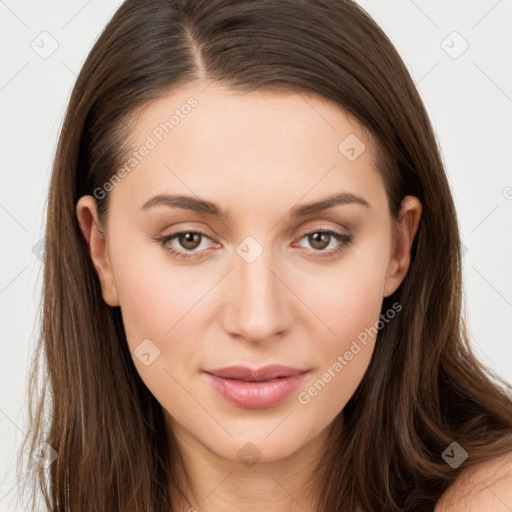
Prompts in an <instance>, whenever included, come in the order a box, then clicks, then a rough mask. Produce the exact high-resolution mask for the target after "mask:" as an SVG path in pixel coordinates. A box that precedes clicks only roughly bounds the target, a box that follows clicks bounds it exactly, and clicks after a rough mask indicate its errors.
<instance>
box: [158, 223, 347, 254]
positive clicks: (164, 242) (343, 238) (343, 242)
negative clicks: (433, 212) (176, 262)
mask: <svg viewBox="0 0 512 512" xmlns="http://www.w3.org/2000/svg"><path fill="white" fill-rule="evenodd" d="M188 233H194V234H198V235H202V236H203V237H205V238H208V239H209V240H211V238H210V237H209V236H208V235H207V234H206V233H204V232H203V231H192V230H188V231H176V233H172V234H170V235H166V236H160V237H155V238H154V240H155V241H156V242H158V243H159V244H160V245H161V246H162V247H163V248H164V249H165V250H166V251H167V252H169V253H170V254H171V255H172V256H173V257H176V258H178V259H183V260H186V259H190V258H201V257H202V256H201V255H200V252H197V253H186V252H182V251H178V250H176V249H174V248H173V247H172V246H170V245H168V242H170V241H171V240H173V239H174V238H176V237H178V236H179V235H183V234H188ZM316 233H323V234H328V235H331V236H332V237H333V238H334V239H335V240H337V241H338V242H340V245H339V246H338V247H336V248H335V249H331V250H330V251H324V250H315V249H312V250H313V251H314V252H317V253H325V254H319V255H318V256H317V257H319V258H330V257H334V256H336V255H338V254H341V253H342V252H343V251H344V250H345V249H347V248H348V246H349V245H350V243H351V242H352V239H353V235H345V234H343V233H339V232H338V231H333V230H331V229H316V230H314V231H308V232H307V233H304V234H303V235H302V236H301V237H300V239H299V240H302V238H304V237H306V236H308V235H313V234H316ZM198 254H199V255H198Z"/></svg>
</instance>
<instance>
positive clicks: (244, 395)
mask: <svg viewBox="0 0 512 512" xmlns="http://www.w3.org/2000/svg"><path fill="white" fill-rule="evenodd" d="M306 373H307V372H303V373H296V374H294V375H290V376H288V377H281V378H278V379H271V380H267V381H262V382H245V381H242V380H236V379H225V378H222V377H217V376H216V375H212V374H211V373H207V374H206V375H208V377H209V378H210V382H211V384H212V386H213V388H214V389H215V390H216V391H217V392H218V393H219V394H220V395H221V396H223V397H224V398H225V399H226V400H228V402H231V403H232V404H233V405H236V406H237V407H242V408H244V409H265V408H266V407H272V406H274V405H277V404H278V403H279V402H281V401H282V400H284V398H286V397H287V396H288V395H289V394H290V393H291V392H292V391H293V390H295V389H296V388H297V387H298V386H299V384H300V383H301V381H302V379H303V378H304V376H305V375H306Z"/></svg>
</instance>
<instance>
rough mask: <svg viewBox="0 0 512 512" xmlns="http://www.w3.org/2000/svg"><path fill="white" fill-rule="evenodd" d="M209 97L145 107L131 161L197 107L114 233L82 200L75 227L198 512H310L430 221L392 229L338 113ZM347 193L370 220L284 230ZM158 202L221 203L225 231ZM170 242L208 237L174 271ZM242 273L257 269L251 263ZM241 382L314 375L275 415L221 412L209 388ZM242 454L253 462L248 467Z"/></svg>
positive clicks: (116, 220)
mask: <svg viewBox="0 0 512 512" xmlns="http://www.w3.org/2000/svg"><path fill="white" fill-rule="evenodd" d="M205 87H206V84H205V83H201V82H200V83H194V84H187V85H186V86H184V87H181V88H179V89H174V90H173V91H172V92H171V93H169V95H167V96H166V97H165V98H162V99H159V100H157V101H155V102H153V103H151V104H150V105H147V106H146V107H145V108H144V109H143V110H142V111H141V112H140V113H139V115H138V117H137V121H136V125H135V131H134V132H133V133H132V134H131V137H130V143H131V151H130V152H129V153H128V154H127V155H126V159H128V158H129V157H130V156H131V154H132V153H131V152H132V151H134V150H137V148H140V147H141V146H142V145H144V143H145V141H147V137H148V135H151V134H154V130H155V127H158V126H159V123H161V122H162V121H164V120H166V119H169V115H170V113H172V111H173V110H174V109H175V108H178V107H180V105H183V104H184V103H186V101H187V98H189V97H191V96H193V97H194V98H196V99H197V106H196V107H195V108H193V109H192V110H191V111H190V113H189V114H187V115H185V116H183V117H182V118H180V120H179V123H178V124H177V125H176V126H174V128H173V129H172V131H170V132H169V133H168V134H165V135H164V136H163V137H162V140H161V141H157V144H156V147H154V148H152V149H151V150H150V151H149V152H148V153H147V154H146V155H145V156H144V157H143V158H142V159H141V160H140V162H139V163H138V164H137V166H136V167H135V168H134V169H133V170H132V171H131V172H129V173H127V174H126V175H125V176H124V177H123V178H122V179H121V180H120V181H119V183H117V184H116V185H115V186H114V188H113V189H112V190H111V191H110V194H111V197H110V200H111V203H110V205H111V206H110V211H109V216H108V221H107V223H106V225H104V226H99V221H98V217H97V209H96V201H95V198H94V197H93V196H84V197H82V198H80V200H79V201H78V204H77V208H76V210H77V215H78V217H79V220H80V225H81V228H82V231H83V233H84V236H85V238H86V240H87V242H88V245H89V249H90V254H91V258H92V259H93V262H94V264H95V266H96V269H97V271H98V275H99V276H100V279H101V283H102V290H103V298H104V300H105V302H106V303H107V304H109V305H110V306H120V308H121V311H122V315H123V321H124V324H125V329H126V333H127V338H128V339H127V341H128V345H129V349H130V351H131V354H132V357H133V360H134V363H135V365H136V368H137V370H138V372H139V374H140V376H141V378H142V379H143V381H144V382H145V384H146V385H147V387H148V388H149V390H150V391H151V392H152V393H153V394H154V396H155V397H156V398H157V400H158V401H159V402H160V403H161V404H162V406H163V408H164V410H165V412H166V415H167V420H168V425H169V429H170V430H172V432H173V433H174V435H175V436H176V439H177V441H178V445H179V447H180V452H181V453H182V454H183V457H184V461H185V466H186V469H187V471H188V473H189V474H190V476H191V481H190V485H189V486H188V487H187V495H188V497H189V500H190V503H191V506H193V507H194V508H195V509H197V510H199V511H201V512H212V511H219V510H222V511H225V512H230V511H240V510H245V511H248V512H252V511H261V510H266V511H269V512H280V511H286V512H294V511H299V510H300V511H303V510H304V509H305V510H314V509H315V506H314V505H315V504H314V503H313V502H312V498H311V495H310V493H309V492H308V488H307V486H306V485H305V482H306V481H307V479H308V478H309V477H310V474H311V471H312V470H313V468H314V465H315V463H316V462H317V461H318V460H319V459H321V455H322V450H323V449H324V448H325V447H326V445H327V439H328V431H329V427H330V426H332V425H333V420H334V419H335V418H336V417H337V416H338V414H340V412H341V411H342V410H343V408H344V406H345V404H346V403H347V401H348V400H349V399H350V397H351V396H352V395H353V393H354V392H355V390H356V388H357V386H358V385H359V383H360V382H361V379H362V378H363V375H364V373H365V371H366V369H367V367H368V364H369V362H370V359H371V355H372V353H373V348H374V343H375V338H376V336H375V334H372V335H369V336H368V335H367V336H366V339H365V343H364V344H363V343H362V342H361V341H360V340H361V339H363V338H364V335H362V333H368V332H369V330H371V328H372V327H375V326H376V325H377V323H378V321H379V314H380V313H381V305H382V300H383V298H384V297H387V296H389V295H391V294H392V293H393V292H394V291H395V290H396V289H397V288H398V286H399V285H400V283H401V282H402V281H403V278H404V277H405V275H406V273H407V270H408V268H409V265H410V249H411V246H412V243H413V240H414V236H415V234H416V232H417V229H418V225H419V221H420V217H421V212H422V206H421V203H420V202H419V200H418V199H417V198H415V197H413V196H407V197H405V198H404V200H403V202H402V208H401V212H400V217H399V219H398V221H397V222H394V221H392V219H391V217H390V215H389V210H388V203H387V197H386V194H385V189H384V184H383V182H382V180H381V178H380V177H379V175H378V174H377V172H376V170H375V168H374V154H373V146H372V142H371V140H368V139H367V137H366V135H365V133H364V132H363V131H362V129H361V128H360V126H359V125H358V123H357V122H356V121H355V119H354V118H352V117H351V116H347V114H345V112H344V111H343V110H342V109H340V108H339V107H338V106H336V105H335V104H333V103H330V102H328V101H326V100H324V99H322V98H320V97H317V96H313V95H304V94H301V95H299V94H280V95H278V94H275V93H272V94H270V93H260V92H253V93H250V94H242V93H235V92H232V91H228V90H227V89H225V88H222V87H221V86H219V85H218V84H215V83H213V84H210V85H208V87H206V89H205ZM349 135H352V136H353V137H354V136H355V137H357V139H350V140H351V141H352V143H354V141H356V146H357V148H359V149H358V150H357V151H356V152H355V154H356V156H357V157H356V158H355V159H353V160H351V159H350V158H353V157H354V151H350V148H348V150H349V151H348V153H347V152H346V149H342V150H340V149H339V145H340V143H341V142H342V141H343V140H344V139H345V138H346V137H347V136H349ZM153 138H154V139H155V140H156V138H155V137H154V136H153ZM357 141H359V142H357ZM359 143H362V144H364V150H362V152H361V148H362V147H363V146H362V145H358V144H359ZM353 145H354V144H352V146H353ZM349 146H350V144H349ZM344 151H345V152H344ZM143 152H145V151H143ZM359 152H360V154H357V153H359ZM347 155H348V156H350V158H347ZM342 192H349V193H352V194H355V195H357V196H359V197H361V198H363V199H364V200H365V201H366V202H367V203H368V206H364V205H362V204H359V203H347V204H338V205H336V206H333V207H331V208H329V209H326V210H324V211H319V212H316V213H310V214H309V215H307V216H304V217H300V218H299V217H297V218H295V217H291V216H290V215H289V214H290V211H291V209H292V208H295V207H298V206H302V205H305V204H309V203H312V202H317V201H320V200H322V199H325V198H326V197H327V196H329V195H331V194H334V193H342ZM157 194H183V195H187V196H191V197H193V198H195V199H198V198H201V199H205V200H208V201H212V202H215V203H217V204H219V205H220V206H221V207H222V209H224V210H227V211H228V212H229V216H230V217H229V218H226V219H219V218H216V217H215V216H213V215H211V214H207V213H198V212H193V211H189V210H186V209H180V208H176V207H169V206H165V205H159V206H154V207H151V208H148V209H142V206H143V205H144V204H145V203H146V202H147V201H148V200H149V199H151V198H152V197H154V196H156V195H157ZM326 229H327V230H333V231H336V232H337V233H340V234H343V235H348V236H352V240H351V241H350V242H349V243H348V245H346V246H344V247H343V249H342V250H341V251H340V252H338V253H334V251H335V250H336V248H338V247H341V246H342V245H343V242H338V241H337V240H336V238H335V237H333V236H329V235H325V236H324V238H323V239H322V238H321V236H320V235H318V234H317V235H316V236H315V235H314V233H317V232H318V230H326ZM176 231H187V232H192V233H197V232H198V231H200V232H203V233H205V234H206V237H204V236H203V237H202V238H201V235H197V243H195V247H194V246H193V244H192V241H189V242H188V244H187V240H186V239H185V238H184V237H181V239H180V237H175V238H174V239H173V240H172V241H167V243H166V245H167V246H172V247H173V248H174V249H175V250H177V251H180V252H181V253H189V254H194V255H195V256H196V257H195V258H190V259H179V258H177V257H176V256H173V255H171V254H169V252H167V251H166V248H165V247H164V246H162V245H159V244H158V243H157V242H155V241H154V238H155V237H158V236H164V235H170V234H173V233H175V232H176ZM308 234H310V235H309V236H308ZM246 237H252V238H251V239H249V241H247V240H246ZM180 242H181V243H180ZM246 243H248V244H249V245H246ZM241 248H242V249H244V250H245V252H244V251H240V249H241ZM237 249H238V251H237ZM247 255H249V256H256V257H255V258H254V259H253V260H252V261H250V262H249V261H248V258H247ZM322 255H324V256H322ZM243 256H245V257H243ZM249 259H250V258H249ZM396 314H397V315H398V314H400V313H396ZM390 321H392V320H390ZM358 336H359V338H358ZM145 339H149V340H151V343H152V344H153V345H150V346H154V347H157V348H158V350H159V351H160V353H159V355H158V357H156V358H155V359H154V361H153V362H152V363H151V364H150V365H148V366H146V365H145V364H143V363H142V362H141V360H140V359H139V358H138V357H137V356H136V355H135V354H134V351H135V350H136V348H137V347H138V346H139V345H140V344H141V343H142V342H143V340H145ZM355 340H356V341H357V344H358V345H359V347H360V350H359V351H358V352H357V353H356V354H354V351H352V352H351V347H352V348H353V347H354V345H353V343H354V341H355ZM358 340H359V341H358ZM347 352H351V353H352V354H353V356H352V357H351V356H350V354H348V355H347V356H345V355H346V354H347ZM338 356H341V357H342V358H343V361H344V363H342V365H341V366H342V369H341V370H340V369H339V368H340V366H339V365H335V363H336V361H338V362H339V359H338ZM234 364H240V365H245V366H249V367H251V368H259V367H261V366H265V365H268V364H281V365H287V366H293V367H299V368H303V369H306V370H309V372H308V374H307V375H306V377H305V378H304V380H303V381H302V383H301V385H300V386H299V388H298V389H296V390H295V391H294V392H292V393H291V394H290V395H289V396H287V397H286V398H285V399H284V400H282V401H281V402H280V403H279V404H277V405H275V406H272V407H268V408H260V409H246V408H242V407H237V406H235V405H233V404H231V403H229V402H228V401H226V399H225V398H224V397H222V396H221V395H219V394H218V393H217V391H215V390H214V389H213V388H212V386H211V385H210V383H209V380H208V378H207V376H206V375H205V373H204V370H205V369H211V368H219V367H225V366H231V365H234ZM326 373H329V375H330V379H328V378H327V377H325V374H326ZM322 379H323V381H322V382H324V383H325V381H326V380H328V382H327V383H326V385H325V386H324V387H322V388H321V389H320V391H317V392H316V393H315V392H314V391H313V392H311V391H309V390H311V388H312V387H313V385H314V384H315V382H317V381H319V380H322ZM301 393H302V394H301ZM300 397H302V401H301V400H300ZM248 443H251V444H248ZM244 447H245V448H244ZM254 447H255V448H254ZM241 449H244V450H245V452H244V451H242V452H241V453H242V455H243V454H244V453H246V452H247V450H249V455H252V456H253V460H256V459H257V462H256V463H255V464H252V465H250V466H249V465H248V464H247V461H244V460H242V455H240V450H241ZM251 450H252V451H251ZM174 500H175V504H176V505H179V507H180V508H178V510H184V511H185V510H188V507H189V506H190V505H188V504H185V503H181V502H179V500H178V498H177V496H174ZM192 510H193V509H192Z"/></svg>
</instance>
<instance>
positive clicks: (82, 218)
mask: <svg viewBox="0 0 512 512" xmlns="http://www.w3.org/2000/svg"><path fill="white" fill-rule="evenodd" d="M76 215H77V217H78V222H79V224H80V229H81V230H82V233H83V236H84V238H85V241H86V242H87V246H88V248H89V255H90V257H91V260H92V263H93V265H94V268H95V269H96V272H97V273H98V277H99V279H100V283H101V289H102V294H103V300H104V301H105V302H106V303H107V304H108V305H109V306H112V307H114V306H119V298H118V294H117V289H116V285H115V281H114V275H113V273H112V267H111V265H110V260H109V257H108V251H107V243H106V239H105V234H104V232H103V230H102V228H101V225H100V223H99V220H98V210H97V206H96V199H95V198H94V197H93V196H91V195H88V196H82V197H81V198H80V199H79V200H78V202H77V204H76Z"/></svg>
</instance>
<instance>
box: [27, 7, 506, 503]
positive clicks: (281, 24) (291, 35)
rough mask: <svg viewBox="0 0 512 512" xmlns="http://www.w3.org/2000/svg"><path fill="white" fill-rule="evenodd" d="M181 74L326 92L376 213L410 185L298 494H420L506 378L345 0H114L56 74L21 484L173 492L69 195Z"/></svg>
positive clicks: (434, 192) (498, 430) (92, 499)
mask: <svg viewBox="0 0 512 512" xmlns="http://www.w3.org/2000/svg"><path fill="white" fill-rule="evenodd" d="M197 79H203V80H206V81H210V80H211V81H216V82H219V83H223V84H225V85H227V86H229V87H230V88H231V89H232V90H238V91H246V92H250V91H253V90H267V91H274V92H276V93H277V92H291V93H301V92H313V93H315V94H317V95H319V96H322V97H324V98H327V99H329V100H332V101H334V102H336V103H337V104H338V105H340V106H341V107H343V108H344V109H346V111H348V112H349V113H350V114H352V115H353V116H355V118H356V119H357V120H358V121H359V122H360V123H361V124H362V125H363V126H364V127H365V129H368V130H369V132H370V133H371V135H372V137H373V140H374V141H375V143H376V145H377V147H378V151H377V152H376V154H377V156H378V161H377V162H375V165H376V167H377V169H378V171H379V173H380V174H381V176H382V179H383V182H384V183H385V187H386V193H387V197H388V203H389V208H390V212H391V214H392V217H393V219H397V216H398V213H399V208H400V203H401V200H402V198H403V197H404V196H406V195H413V196H416V197H418V198H419V200H420V201H421V203H422V206H423V214H422V218H421V221H420V225H419V229H418V232H417V236H416V238H415V240H414V243H413V245H412V248H411V264H410V267H409V271H408V273H407V275H406V277H405V279H404V280H403V282H402V284H401V285H400V286H399V288H398V289H397V290H396V292H395V293H394V294H393V295H391V296H389V297H386V298H385V299H384V300H383V305H382V311H387V310H389V309H390V308H391V307H392V304H394V303H395V302H398V303H399V304H401V305H402V306H403V309H402V310H401V312H400V314H399V315H397V316H396V318H395V319H394V320H393V321H392V322H388V323H386V324H385V325H384V326H383V328H382V329H380V330H379V334H378V339H377V343H376V348H375V350H374V354H373V357H372V360H371V362H370V365H369V367H368V370H367V372H366V374H365V376H364V379H363V381H362V382H361V383H360V385H359V387H358V389H357V390H356V392H355V393H354V395H353V396H352V398H351V399H350V401H349V402H348V403H347V405H346V406H345V408H344V412H343V428H342V429H340V430H339V434H337V435H336V436H334V437H333V439H332V443H331V444H330V446H329V447H328V450H327V452H326V453H325V456H324V457H322V458H321V465H320V467H319V468H318V471H317V472H316V474H317V475H318V482H319V483H318V486H317V496H316V498H317V501H318V507H317V508H316V510H318V511H321V512H335V511H354V510H361V511H365V512H366V511H368V512H370V511H372V512H373V511H375V510H382V511H412V510H433V507H434V505H435V503H436V502H437V501H438V499H439V497H440V496H441V494H442V493H443V491H445V490H446V489H447V488H448V487H449V486H450V484H451V483H452V482H453V480H454V479H455V477H456V476H457V475H458V474H459V473H460V471H462V470H463V469H465V468H468V467H471V466H475V465H477V464H479V463H480V462H482V461H486V460H489V459H491V458H493V457H495V456H498V455H501V454H504V453H507V452H510V451H512V400H511V388H510V386H509V385H508V384H507V383H506V382H505V381H504V380H502V379H500V377H499V376H497V375H495V374H494V373H492V372H491V371H490V370H489V369H487V368H486V367H484V366H483V365H482V364H481V363H480V362H479V361H477V359H476V358H475V356H474V355H473V353H472V351H471V348H470V344H469V336H468V333H467V331H466V327H465V322H464V314H463V311H462V279H461V272H462V267H461V266H462V261H461V242H460V237H459V228H458V223H457V215H456V210H455V207H454V202H453V199H452V195H451V192H450V188H449V184H448V181H447V177H446V174H445V170H444V167H443V162H442V160H441V157H440V152H439V149H438V146H437V143H436V138H435V136H434V133H433V129H432V126H431V124H430V121H429V118H428V116H427V113H426V111H425V108H424V106H423V104H422V101H421V99H420V96H419V94H418V91H417V90H416V88H415V85H414V82H413V81H412V79H411V77H410V75H409V73H408V71H407V69H406V67H405V65H404V63H403V61H402V60H401V58H400V56H399V55H398V53H397V51H396V50H395V48H394V47H393V45H392V44H391V42H390V41H389V39H388V38H387V36H386V35H385V34H384V32H383V31H382V30H381V29H380V28H379V27H378V26H377V24H376V23H375V22H374V21H373V20H372V18H371V17H370V16H369V15H368V14H367V13H366V12H365V11H364V10H363V9H362V8H361V7H360V6H358V5H357V4H356V3H354V2H353V1H351V0H259V1H258V0H148V1H142V0H127V1H126V2H124V3H123V4H122V5H121V6H120V8H119V9H118V10H117V12H116V13H115V15H114V16H113V18H112V19H111V20H110V22H109V23H108V25H107V26H106V28H105V29H104V31H103V33H102V34H101V36H100V37H99V39H98V40H97V42H96V43H95V45H94V47H93V49H92V51H91V52H90V54H89V56H88V58H87V60H86V62H85V64H84V66H83V68H82V70H81V72H80V75H79V76H78V79H77V81H76V84H75V87H74V89H73V92H72V96H71V99H70V102H69V106H68V109H67V112H66V116H65V119H64V124H63V127H62V131H61V134H60V138H59V143H58V148H57V152H56V157H55V161H54V167H53V174H52V177H51V183H50V189H49V197H48V208H47V223H46V241H47V243H46V252H45V261H44V264H45V267H44V282H43V297H42V300H43V305H42V332H41V334H40V337H39V339H38V346H37V350H36V351H35V353H34V359H33V361H32V367H31V373H30V385H29V413H30V416H29V417H30V425H29V431H28V434H27V436H26V438H25V440H24V443H23V447H22V450H20V456H19V457H20V460H21V459H23V457H24V452H25V451H26V448H27V447H28V450H29V452H28V454H27V456H26V457H25V458H26V463H27V464H26V466H27V467H26V469H24V470H23V472H24V473H26V475H27V476H26V484H25V485H27V486H28V485H30V484H34V487H33V489H32V493H31V494H30V495H31V496H33V498H34V500H35V499H36V496H35V495H36V485H37V484H38V486H39V488H40V490H41V491H42V494H43V496H44V500H45V503H46V506H47V508H48V510H50V511H52V512H57V511H59V512H61V511H62V512H63V511H66V512H95V511H97V512H105V511H109V512H115V511H119V512H126V511H128V510H129V511H133V512H142V511H144V512H150V511H151V512H169V511H171V510H172V508H171V499H170V487H171V486H170V484H172V482H174V481H175V479H176V476H177V474H178V472H177V468H179V467H180V456H179V453H178V450H177V446H176V443H175V440H174V439H173V437H172V435H171V434H170V433H169V432H168V431H167V429H166V427H165V421H164V414H163V411H162V406H161V405H160V404H159V403H158V402H157V400H156V399H155V398H154V397H153V395H152V394H151V393H150V391H149V390H148V389H147V387H146V386H145V385H144V383H143V382H142V380H141V378H140V377H139V375H138V373H137V370H136V368H135V366H134V364H133V361H132V359H131V356H130V353H129V350H128V345H127V341H126V336H125V332H124V328H123V322H122V318H121V314H120V309H119V308H118V307H114V308H113V307H110V306H108V305H107V304H106V303H105V302H104V300H103V299H102V292H101V285H100V281H99V278H98V275H97V272H96V269H95V268H94V266H93V264H92V261H91V258H90V256H89V253H88V247H87V244H86V242H85V240H84V238H83V236H82V233H81V230H80V227H79V223H78V220H77V218H76V212H75V206H76V203H77V201H78V199H79V198H80V197H81V196H82V195H86V194H93V191H94V190H95V189H97V188H98V187H101V186H102V185H103V184H104V183H106V182H107V181H108V180H109V178H110V177H111V176H112V175H113V173H114V172H115V171H116V170H117V169H118V166H119V165H120V164H121V162H120V156H121V155H122V154H123V151H124V149H125V148H126V144H127V139H128V134H129V133H130V128H131V127H133V124H132V123H133V114H134V113H135V112H136V111H137V109H139V108H141V107H143V106H144V105H145V104H147V102H149V101H151V100H153V99H157V98H159V97H161V96H163V95H165V94H166V93H168V92H169V91H170V90H171V89H172V88H173V87H176V86H178V85H182V84H186V83H189V82H191V81H194V80H197ZM108 199H109V195H108V194H106V196H105V197H104V198H103V199H101V200H99V201H98V207H99V215H100V221H101V222H104V221H105V220H106V216H107V213H108V205H109V201H108ZM40 373H41V375H42V376H43V378H44V383H43V382H38V375H39V374H40ZM340 418H341V416H339V417H337V418H336V419H335V422H336V421H340ZM453 442H457V443H458V444H459V445H460V446H461V447H462V448H463V449H464V450H465V451H466V452H467V453H468V455H469V456H468V458H467V459H466V460H465V461H464V462H463V463H462V465H460V466H459V467H458V468H454V467H452V465H449V464H447V462H445V459H444V458H443V457H442V454H443V452H444V450H445V449H446V448H447V447H448V446H449V445H450V444H451V443H453ZM53 450H54V452H53ZM55 455H56V456H57V458H56V459H55V460H53V459H54V456H55ZM30 456H34V457H33V458H31V457H30ZM36 459H37V461H38V462H39V463H36ZM42 461H43V462H42ZM44 461H46V462H44ZM50 462H51V463H50ZM36 483H37V484H36Z"/></svg>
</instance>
